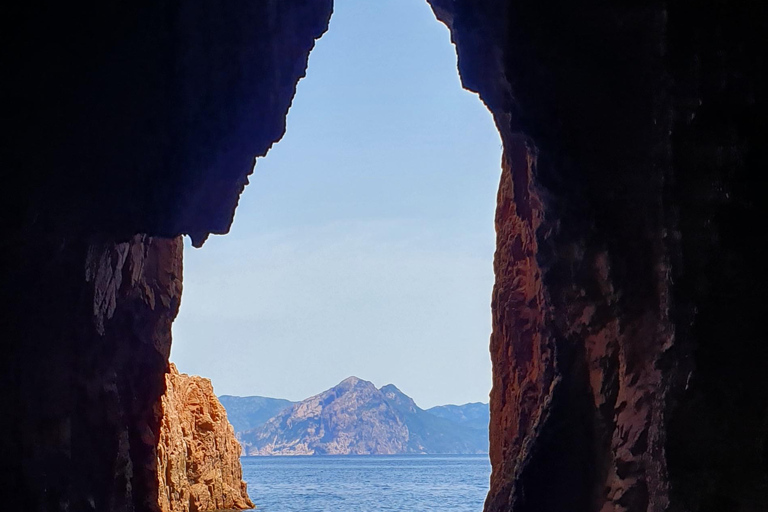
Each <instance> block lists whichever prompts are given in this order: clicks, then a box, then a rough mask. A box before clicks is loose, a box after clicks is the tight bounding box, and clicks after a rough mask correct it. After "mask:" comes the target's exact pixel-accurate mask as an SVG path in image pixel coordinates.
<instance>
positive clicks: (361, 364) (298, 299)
mask: <svg viewBox="0 0 768 512" xmlns="http://www.w3.org/2000/svg"><path fill="white" fill-rule="evenodd" d="M287 125H288V128H287V133H286V135H285V137H284V138H283V140H282V141H281V142H279V143H278V144H276V145H275V146H274V147H273V148H272V150H271V151H270V153H269V154H268V155H267V157H265V158H262V159H259V160H258V161H257V163H256V167H255V170H254V174H253V175H252V176H251V183H250V185H249V186H248V187H246V189H245V192H244V194H243V196H242V198H241V200H240V205H239V207H238V209H237V212H236V215H235V221H234V225H233V228H232V230H231V232H230V234H228V235H226V236H219V237H211V238H210V239H209V240H208V242H207V243H206V244H205V246H204V247H203V249H199V250H198V249H193V248H191V247H190V246H189V244H188V243H187V244H186V247H185V256H184V292H183V296H182V306H181V311H180V313H179V317H178V319H177V320H176V322H175V324H174V328H173V334H174V341H173V350H172V354H171V360H172V361H174V362H176V364H177V365H178V367H179V369H180V370H181V371H182V372H187V373H193V374H198V375H203V376H205V377H208V378H210V379H211V380H212V381H213V385H214V389H215V391H216V393H218V394H235V395H263V396H273V397H281V398H288V399H293V400H298V399H303V398H306V397H308V396H310V395H313V394H316V393H319V392H321V391H323V390H325V389H326V388H328V387H331V386H333V385H335V384H336V383H338V382H339V381H341V380H342V379H344V378H346V377H348V376H350V375H356V376H357V377H360V378H363V379H366V380H371V381H373V382H374V383H375V384H376V385H378V386H382V385H384V384H388V383H394V384H395V385H397V386H398V387H399V388H400V389H401V390H403V391H404V392H405V393H407V394H409V395H410V396H412V397H413V398H414V399H415V400H416V403H417V404H419V405H420V406H422V407H430V406H433V405H440V404H445V403H465V402H473V401H487V400H488V393H489V391H490V386H491V372H490V357H489V355H488V339H489V336H490V329H491V327H490V296H491V288H492V286H493V270H492V258H493V251H494V229H493V214H494V205H495V196H496V189H497V186H498V178H499V175H500V172H501V170H500V160H501V143H500V141H499V136H498V133H497V132H496V130H495V128H494V126H493V121H492V119H491V116H490V114H489V113H488V111H487V110H486V109H485V107H484V106H483V105H482V103H481V102H480V100H479V99H478V97H477V96H476V95H475V94H472V93H470V92H468V91H465V90H463V89H462V88H461V85H460V82H459V77H458V74H457V71H456V54H455V49H454V47H453V45H451V44H450V36H449V33H448V30H447V29H446V28H445V27H444V26H443V25H442V24H440V23H438V22H437V21H436V20H435V18H434V15H433V14H432V12H431V10H430V9H429V6H428V5H427V4H426V2H425V1H423V0H336V6H335V12H334V14H333V17H332V19H331V25H330V29H329V31H328V32H327V33H326V34H325V36H323V38H322V39H320V40H319V41H318V43H317V46H316V47H315V49H314V50H313V52H312V54H311V55H310V60H309V69H308V71H307V77H306V78H305V79H303V80H302V81H301V82H300V83H299V86H298V91H297V94H296V98H295V99H294V102H293V106H292V107H291V110H290V112H289V114H288V122H287Z"/></svg>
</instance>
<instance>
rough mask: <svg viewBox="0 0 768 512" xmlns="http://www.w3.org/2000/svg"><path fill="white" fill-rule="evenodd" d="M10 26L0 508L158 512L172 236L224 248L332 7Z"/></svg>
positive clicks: (172, 297) (217, 10) (110, 16)
mask: <svg viewBox="0 0 768 512" xmlns="http://www.w3.org/2000/svg"><path fill="white" fill-rule="evenodd" d="M16 7H18V10H17V14H18V16H17V17H15V19H14V20H13V21H11V19H10V18H7V17H6V18H4V19H2V20H0V24H2V29H1V30H0V34H2V35H0V38H2V40H3V44H2V45H0V46H1V47H0V53H2V54H3V62H4V66H6V72H5V73H4V76H5V77H6V79H5V80H4V81H3V86H2V88H3V95H4V98H6V101H5V102H4V104H3V119H4V120H5V122H6V123H7V126H12V127H13V130H12V131H13V136H12V137H11V138H9V139H7V140H6V142H5V143H3V149H2V152H1V153H2V167H3V169H4V171H3V172H4V173H6V174H7V176H6V175H4V177H7V180H6V182H5V184H4V185H3V186H1V187H0V210H2V213H0V223H2V227H3V232H4V236H3V238H2V241H1V242H0V245H1V246H2V249H1V250H0V253H2V261H3V263H2V264H1V265H0V332H2V333H3V342H2V344H3V350H2V357H0V389H2V390H3V392H2V393H0V410H2V411H3V418H4V419H6V421H2V422H0V454H2V456H1V457H0V495H2V496H4V507H5V508H7V509H9V510H14V509H15V510H35V511H59V510H60V511H66V510H78V511H93V512H100V511H110V512H156V511H157V510H158V485H157V471H156V464H157V454H156V449H157V442H158V439H159V435H160V434H159V428H160V417H159V415H158V414H157V407H156V404H157V403H158V401H159V400H160V396H161V395H162V393H163V390H164V388H165V382H164V378H165V372H166V369H167V367H168V355H169V352H170V343H171V322H172V321H173V318H174V317H175V315H176V312H177V310H178V307H179V301H180V293H181V266H182V265H181V264H182V260H181V258H182V253H181V241H180V239H177V238H176V237H177V236H178V235H181V234H183V233H191V234H194V235H195V241H196V242H197V243H199V242H200V241H201V240H202V239H203V238H204V237H205V236H207V234H208V233H209V232H217V233H223V232H226V231H227V230H228V228H229V225H230V223H231V221H232V215H233V212H234V209H235V206H236V204H237V198H238V196H239V194H240V192H241V191H242V190H243V187H244V186H245V184H246V183H247V181H248V180H247V176H248V174H249V173H250V172H252V169H253V163H254V158H255V157H256V156H257V155H263V154H265V153H266V151H267V150H268V149H269V147H270V146H271V145H272V144H273V143H274V142H275V141H276V140H278V139H279V138H280V137H281V136H282V134H283V132H284V130H285V115H286V113H287V111H288V108H289V106H290V104H291V101H292V98H293V95H294V92H295V88H296V84H297V82H298V81H299V79H300V78H301V77H302V76H303V75H304V72H305V69H306V64H307V59H308V56H309V52H310V50H311V49H312V47H313V45H314V42H315V39H316V38H318V37H320V35H321V34H322V33H323V32H324V31H325V30H326V28H327V26H328V21H329V18H330V14H331V7H332V2H331V1H330V0H296V1H294V0H291V1H285V2H282V1H281V2H261V1H260V2H245V3H243V2H223V3H211V2H208V1H205V0H189V1H184V2H179V1H160V2H154V1H144V0H139V1H136V2H130V3H125V2H123V3H121V2H106V3H105V2H88V3H87V4H83V5H81V6H79V7H77V8H76V7H74V6H72V5H64V4H61V3H57V2H43V4H41V5H38V6H34V7H33V6H31V5H22V3H19V4H18V5H17V6H16ZM8 418H13V421H7V419H8Z"/></svg>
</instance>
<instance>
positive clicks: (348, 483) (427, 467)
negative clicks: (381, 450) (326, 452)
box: [241, 455, 491, 512]
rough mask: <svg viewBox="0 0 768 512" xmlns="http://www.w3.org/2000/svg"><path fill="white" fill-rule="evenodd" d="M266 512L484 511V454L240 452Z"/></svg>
mask: <svg viewBox="0 0 768 512" xmlns="http://www.w3.org/2000/svg"><path fill="white" fill-rule="evenodd" d="M241 461H242V464H243V478H244V480H245V481H246V482H247V483H248V494H250V496H251V499H252V500H253V502H254V503H255V504H256V506H257V510H260V511H263V512H294V511H296V512H298V511H302V512H373V511H390V510H391V511H395V510H396V511H398V512H425V511H445V510H450V511H452V512H481V511H482V509H483V500H485V495H486V493H487V492H488V479H489V477H490V474H491V464H490V462H489V461H488V457H487V456H485V455H407V456H400V455H370V456H366V455H357V456H332V457H242V458H241Z"/></svg>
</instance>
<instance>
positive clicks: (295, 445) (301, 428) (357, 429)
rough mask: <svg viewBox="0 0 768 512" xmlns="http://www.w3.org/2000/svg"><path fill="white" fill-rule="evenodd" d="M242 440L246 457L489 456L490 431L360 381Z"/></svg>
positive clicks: (300, 406)
mask: <svg viewBox="0 0 768 512" xmlns="http://www.w3.org/2000/svg"><path fill="white" fill-rule="evenodd" d="M225 407H226V405H225ZM486 408H487V405H486ZM238 437H239V439H240V442H241V443H242V444H243V448H244V452H245V453H246V454H247V455H346V454H358V455H363V454H398V453H400V454H404V453H487V451H488V430H487V426H486V427H485V428H483V429H478V428H474V427H473V426H470V425H464V424H461V423H460V422H457V421H453V420H451V419H450V418H444V417H440V416H437V415H435V414H432V413H430V412H428V411H425V410H424V409H421V408H419V407H418V406H417V405H416V404H415V403H414V401H413V400H412V399H411V398H410V397H409V396H407V395H406V394H404V393H403V392H402V391H400V390H399V389H397V387H395V386H394V385H392V384H389V385H387V386H384V387H382V388H381V389H377V388H376V386H374V385H373V383H371V382H368V381H365V380H362V379H358V378H357V377H349V378H347V379H345V380H343V381H342V382H340V383H339V384H338V385H336V386H334V387H332V388H331V389H329V390H327V391H324V392H323V393H320V394H319V395H315V396H313V397H310V398H307V399H306V400H304V401H302V402H299V403H297V404H293V405H292V406H290V407H288V408H286V409H284V410H282V411H281V412H279V413H278V414H277V415H275V416H274V417H273V418H271V419H270V420H269V421H267V422H266V423H264V424H263V425H261V426H258V427H256V428H254V429H252V430H249V431H247V432H239V435H238Z"/></svg>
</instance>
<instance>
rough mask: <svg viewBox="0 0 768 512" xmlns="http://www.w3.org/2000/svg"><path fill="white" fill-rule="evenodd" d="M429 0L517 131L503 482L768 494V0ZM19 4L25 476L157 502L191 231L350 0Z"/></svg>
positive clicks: (5, 401)
mask: <svg viewBox="0 0 768 512" xmlns="http://www.w3.org/2000/svg"><path fill="white" fill-rule="evenodd" d="M430 3H431V4H432V6H433V9H434V11H435V13H436V15H437V17H438V18H439V19H440V20H441V21H443V22H444V23H445V24H446V25H447V26H448V27H449V28H450V30H451V35H452V39H453V41H454V43H455V44H456V48H457V54H458V65H459V69H460V72H461V75H462V80H463V83H464V85H465V86H466V87H467V88H468V89H470V90H473V91H476V92H478V93H479V94H480V97H481V98H482V100H483V101H484V102H485V104H486V105H487V106H488V108H489V110H490V111H491V113H492V114H493V116H494V119H495V121H496V124H497V126H498V128H499V131H500V133H501V135H502V140H503V143H504V156H503V161H502V169H503V173H502V180H501V184H500V189H499V197H498V199H499V200H498V210H497V215H496V225H497V236H498V248H497V252H496V256H495V261H494V266H495V272H496V285H495V289H494V292H493V298H492V308H493V323H494V331H493V335H492V338H491V358H492V363H493V371H494V377H493V379H494V381H493V390H492V394H491V407H492V416H491V431H490V437H491V460H492V465H493V473H492V476H491V491H490V494H489V496H488V499H487V502H486V512H497V511H537V512H549V511H553V512H554V511H565V510H567V511H582V510H583V511H606V512H608V511H623V510H627V511H657V510H671V511H692V512H699V511H702V512H706V511H718V512H719V511H747V512H752V511H761V512H762V511H765V510H768V504H766V499H767V498H766V497H767V496H768V477H767V473H768V444H767V443H766V431H768V393H767V392H766V390H767V389H768V382H767V379H768V343H766V334H765V328H764V317H765V314H766V309H768V308H766V301H765V299H764V289H765V284H766V279H765V265H764V261H766V254H765V252H766V249H765V245H766V244H765V243H764V238H765V235H764V231H765V230H764V229H763V228H762V226H761V222H760V219H762V218H765V217H766V215H765V213H766V212H765V209H766V208H765V201H763V200H762V199H761V197H760V190H761V187H760V182H759V181H758V178H759V176H760V174H761V173H760V171H761V170H763V169H765V168H766V164H767V163H768V157H767V156H766V149H765V144H764V143H762V139H761V134H763V133H768V129H767V128H768V127H766V122H767V121H766V120H768V116H767V115H766V107H765V92H766V84H765V79H764V78H762V77H763V76H764V75H765V72H764V71H765V59H764V57H765V51H766V50H765V48H766V45H765V44H764V35H765V34H766V33H768V30H767V29H768V26H767V20H768V16H767V13H766V8H767V7H766V5H764V4H763V3H761V2H757V1H752V0H737V1H733V2H727V3H726V2H720V1H714V0H705V1H703V2H692V1H689V0H679V1H668V2H661V1H652V2H645V3H638V2H630V1H626V0H619V1H617V2H611V3H607V2H600V1H597V0H579V1H576V2H566V1H564V0H541V1H537V2H528V1H522V0H514V1H512V0H509V1H507V0H430ZM18 7H19V9H18V12H16V13H14V15H13V16H10V15H9V16H5V17H4V19H3V20H2V24H3V30H2V31H0V38H2V41H3V44H2V45H1V46H0V52H2V54H3V61H2V62H3V65H4V80H3V83H2V86H1V87H2V91H3V113H4V116H3V120H4V126H5V128H6V131H7V132H9V133H10V136H8V137H5V138H4V140H3V143H2V158H3V161H2V162H3V171H4V183H3V187H2V188H0V208H2V216H0V219H2V228H3V237H2V238H1V239H0V244H2V252H1V254H2V261H3V263H2V274H1V277H0V279H1V281H0V290H1V291H0V293H1V294H2V313H1V314H0V332H2V336H3V350H2V358H0V389H1V390H2V393H0V410H2V411H3V415H4V420H5V421H3V422H0V450H1V453H2V457H0V476H1V478H0V490H2V491H3V492H2V495H3V500H4V506H6V508H8V509H18V510H30V511H65V510H78V511H79V510H86V511H87V510H94V511H102V510H110V511H117V512H121V511H145V510H146V511H156V510H157V506H158V505H157V504H158V483H157V478H156V476H157V474H156V472H157V453H156V446H157V442H158V439H159V424H160V417H159V409H158V404H159V400H160V396H161V395H162V393H163V391H164V376H165V373H166V372H167V371H168V368H169V367H168V361H167V357H168V353H169V349H170V325H171V322H172V320H173V318H174V316H175V314H176V311H177V309H178V306H179V298H180V293H181V242H180V240H179V239H178V238H177V237H178V236H179V235H181V234H189V235H190V236H191V238H192V240H193V243H194V244H195V245H198V246H199V245H200V244H202V243H203V241H204V240H205V238H206V237H207V236H208V235H209V234H210V233H225V232H226V231H227V230H228V229H229V226H230V223H231V221H232V216H233V212H234V209H235V208H236V206H237V199H238V197H239V194H240V193H241V192H242V190H243V187H244V186H245V184H246V183H247V176H248V174H249V173H250V171H251V168H252V165H253V160H254V158H255V157H257V156H259V155H263V154H264V153H265V152H266V151H267V150H268V149H269V147H270V146H271V145H272V144H273V143H274V142H275V141H276V140H277V139H279V138H280V137H281V135H282V133H283V131H284V129H285V115H286V112H287V110H288V108H289V106H290V103H291V100H292V97H293V94H294V93H295V87H296V83H297V81H298V80H299V79H300V77H301V76H303V74H304V72H305V69H306V66H307V58H308V55H309V52H310V50H311V49H312V47H313V44H314V41H315V39H316V38H318V37H320V36H321V35H322V33H323V32H324V31H325V30H326V29H327V27H328V21H329V17H330V15H331V9H332V3H331V0H281V1H277V0H258V1H253V2H205V1H203V0H185V1H183V2H182V1H170V0H161V1H151V2H150V1H142V0H138V1H136V2H130V3H118V2H83V3H81V4H79V5H78V6H77V7H75V6H73V5H72V4H66V3H61V2H43V3H35V4H30V3H27V4H23V5H21V4H19V5H18ZM760 212H763V213H760Z"/></svg>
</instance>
